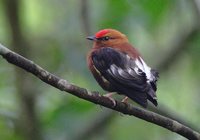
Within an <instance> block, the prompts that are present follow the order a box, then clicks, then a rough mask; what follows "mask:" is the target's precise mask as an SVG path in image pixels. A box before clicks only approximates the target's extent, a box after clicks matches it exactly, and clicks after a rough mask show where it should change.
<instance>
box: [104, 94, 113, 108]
mask: <svg viewBox="0 0 200 140" xmlns="http://www.w3.org/2000/svg"><path fill="white" fill-rule="evenodd" d="M114 94H115V93H114V92H110V93H107V94H105V95H103V96H104V97H107V98H108V99H109V100H111V101H112V103H113V107H115V106H116V101H115V100H114V99H113V98H112V95H114Z"/></svg>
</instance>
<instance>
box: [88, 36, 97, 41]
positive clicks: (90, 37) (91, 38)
mask: <svg viewBox="0 0 200 140" xmlns="http://www.w3.org/2000/svg"><path fill="white" fill-rule="evenodd" d="M87 39H88V40H92V41H95V40H97V39H96V37H95V36H88V37H87Z"/></svg>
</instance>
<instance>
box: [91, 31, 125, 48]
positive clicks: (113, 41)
mask: <svg viewBox="0 0 200 140" xmlns="http://www.w3.org/2000/svg"><path fill="white" fill-rule="evenodd" d="M87 39H89V40H92V41H94V43H95V46H98V47H112V46H116V45H120V44H123V43H127V42H128V39H127V37H126V36H125V35H124V34H122V33H120V32H119V31H117V30H114V29H103V30H100V31H98V32H97V33H96V34H95V35H94V36H89V37H87Z"/></svg>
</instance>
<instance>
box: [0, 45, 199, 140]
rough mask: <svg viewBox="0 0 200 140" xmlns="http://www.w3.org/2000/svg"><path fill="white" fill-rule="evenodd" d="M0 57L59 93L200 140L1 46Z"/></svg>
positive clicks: (181, 127)
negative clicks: (61, 76)
mask: <svg viewBox="0 0 200 140" xmlns="http://www.w3.org/2000/svg"><path fill="white" fill-rule="evenodd" d="M0 55H2V56H3V58H4V59H6V60H7V61H8V62H9V63H11V64H14V65H16V66H18V67H20V68H22V69H24V70H26V71H27V72H30V73H32V74H33V75H35V76H36V77H38V78H40V79H41V80H42V81H43V82H45V83H47V84H49V85H52V86H53V87H55V88H57V89H60V90H61V91H66V92H68V93H70V94H72V95H74V96H77V97H79V98H82V99H85V100H87V101H89V102H92V103H95V104H99V105H101V106H104V107H107V108H110V109H113V110H116V111H118V112H121V113H124V114H127V115H131V116H135V117H138V118H140V119H143V120H145V121H148V122H151V123H154V124H156V125H159V126H161V127H163V128H166V129H168V130H171V131H172V132H176V133H177V134H180V135H182V136H183V137H186V138H188V139H193V140H200V134H199V133H198V132H196V131H194V130H192V129H191V128H189V127H187V126H185V125H183V124H181V123H179V122H177V121H175V120H172V119H170V118H167V117H164V116H161V115H159V114H157V113H154V112H151V111H148V110H145V109H142V108H139V107H135V106H132V105H130V104H125V103H122V102H119V101H116V100H115V103H113V101H112V100H110V99H109V98H107V97H104V96H102V95H100V94H99V93H98V92H90V91H88V90H87V89H85V88H81V87H79V86H76V85H74V84H71V83H69V82H68V81H66V80H64V79H61V78H59V77H57V76H55V75H53V74H51V73H49V72H48V71H46V70H44V69H43V68H41V67H40V66H39V65H37V64H35V63H34V62H32V61H30V60H28V59H26V58H24V57H22V56H20V55H19V54H17V53H15V52H12V51H11V50H9V49H7V48H6V47H4V46H3V45H1V44H0Z"/></svg>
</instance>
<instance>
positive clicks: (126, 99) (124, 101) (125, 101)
mask: <svg viewBox="0 0 200 140" xmlns="http://www.w3.org/2000/svg"><path fill="white" fill-rule="evenodd" d="M121 102H122V103H125V104H127V103H128V97H127V96H126V97H125V98H124V99H122V101H121Z"/></svg>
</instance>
